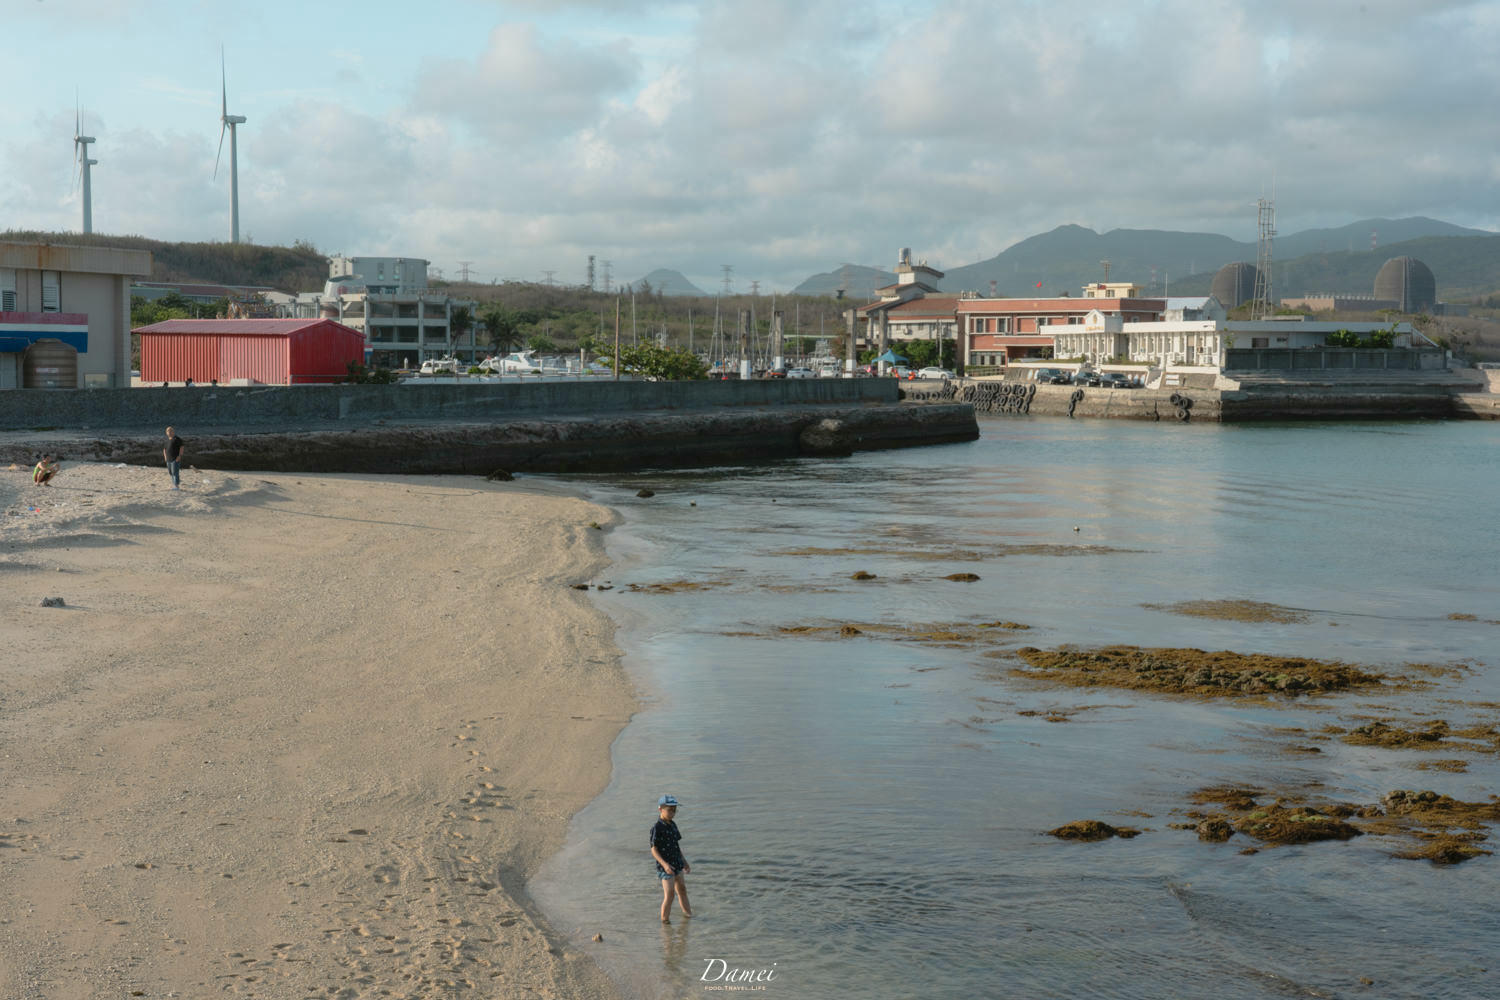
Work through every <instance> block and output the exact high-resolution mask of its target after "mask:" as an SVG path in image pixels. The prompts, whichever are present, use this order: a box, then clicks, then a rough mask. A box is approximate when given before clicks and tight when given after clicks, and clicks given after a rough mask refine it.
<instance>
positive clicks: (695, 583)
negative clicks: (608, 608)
mask: <svg viewBox="0 0 1500 1000" xmlns="http://www.w3.org/2000/svg"><path fill="white" fill-rule="evenodd" d="M727 586H729V581H728V580H668V581H665V582H663V583H627V584H626V585H625V591H626V593H630V594H682V593H687V592H690V591H695V590H716V589H718V588H720V587H727Z"/></svg>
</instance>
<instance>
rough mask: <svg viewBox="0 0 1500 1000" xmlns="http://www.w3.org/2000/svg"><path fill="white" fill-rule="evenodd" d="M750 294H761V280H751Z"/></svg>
mask: <svg viewBox="0 0 1500 1000" xmlns="http://www.w3.org/2000/svg"><path fill="white" fill-rule="evenodd" d="M750 294H751V295H759V294H760V282H758V281H752V282H750Z"/></svg>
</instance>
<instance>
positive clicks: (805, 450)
mask: <svg viewBox="0 0 1500 1000" xmlns="http://www.w3.org/2000/svg"><path fill="white" fill-rule="evenodd" d="M858 440H859V438H858V435H856V434H854V433H853V432H851V431H850V430H849V427H848V425H847V424H846V423H845V422H844V421H843V420H839V419H835V418H832V417H829V418H826V419H824V420H819V421H817V422H816V423H811V424H808V425H807V426H806V427H804V428H802V432H801V433H800V434H798V435H797V447H798V449H799V450H800V451H801V452H802V454H804V455H825V456H826V455H852V454H853V453H854V444H855V442H856V441H858Z"/></svg>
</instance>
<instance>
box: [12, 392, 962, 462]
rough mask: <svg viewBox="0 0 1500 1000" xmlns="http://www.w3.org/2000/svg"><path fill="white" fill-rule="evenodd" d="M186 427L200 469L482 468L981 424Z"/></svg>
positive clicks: (869, 414) (88, 451)
mask: <svg viewBox="0 0 1500 1000" xmlns="http://www.w3.org/2000/svg"><path fill="white" fill-rule="evenodd" d="M179 426H183V425H181V423H180V422H179ZM183 434H184V437H185V439H186V440H187V458H186V461H187V462H188V463H189V464H190V465H193V466H197V467H198V468H201V469H235V470H246V471H249V470H259V471H265V472H368V473H418V474H435V473H445V474H486V475H487V474H489V473H491V472H493V471H495V470H497V469H503V470H505V471H507V472H603V471H611V470H629V469H636V468H642V467H646V466H701V465H714V464H721V463H734V462H744V461H753V460H765V459H777V458H797V457H810V456H817V457H833V456H840V455H848V454H851V453H853V452H856V451H869V450H875V449H881V448H903V447H912V446H917V445H927V444H941V443H947V442H956V441H972V440H974V439H975V438H977V437H978V436H979V425H978V423H977V422H976V421H975V419H974V409H973V407H971V406H969V405H967V404H947V405H943V404H934V405H909V406H901V405H889V406H881V405H863V406H838V405H824V406H780V407H753V408H735V409H728V408H715V409H703V410H695V411H682V412H675V413H668V412H651V413H641V414H621V413H614V414H602V415H573V416H566V417H545V418H542V417H539V418H535V419H521V420H504V421H475V422H466V423H449V422H446V421H432V422H428V423H422V424H413V423H404V424H399V425H398V424H395V423H392V424H390V425H388V426H378V425H376V426H371V425H361V426H336V425H334V426H330V425H324V426H321V427H318V428H316V429H296V430H293V429H287V428H282V429H272V428H256V429H253V430H250V431H248V432H235V431H223V430H193V429H191V428H190V427H187V426H184V431H183ZM161 448H162V436H161V432H160V431H155V430H153V431H149V432H148V431H140V432H136V433H131V432H113V433H110V434H103V435H97V436H94V435H88V434H82V433H78V432H59V431H52V432H46V433H42V434H30V435H27V434H16V433H11V434H6V435H4V437H3V438H0V461H12V462H25V463H30V462H32V461H35V456H36V453H37V452H39V451H41V450H46V451H49V452H51V453H53V454H60V455H62V456H63V457H65V458H67V459H71V460H75V461H78V460H82V461H105V462H125V463H127V464H131V465H161V464H162V457H161Z"/></svg>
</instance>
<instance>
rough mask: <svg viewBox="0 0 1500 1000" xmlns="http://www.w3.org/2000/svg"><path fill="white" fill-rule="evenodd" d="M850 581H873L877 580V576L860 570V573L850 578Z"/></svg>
mask: <svg viewBox="0 0 1500 1000" xmlns="http://www.w3.org/2000/svg"><path fill="white" fill-rule="evenodd" d="M849 579H851V580H873V579H875V574H874V573H866V572H865V571H864V570H860V571H859V572H858V573H855V574H854V575H853V576H851V577H849Z"/></svg>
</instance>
